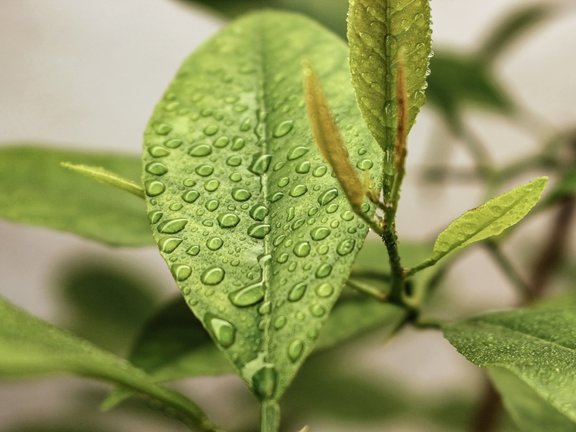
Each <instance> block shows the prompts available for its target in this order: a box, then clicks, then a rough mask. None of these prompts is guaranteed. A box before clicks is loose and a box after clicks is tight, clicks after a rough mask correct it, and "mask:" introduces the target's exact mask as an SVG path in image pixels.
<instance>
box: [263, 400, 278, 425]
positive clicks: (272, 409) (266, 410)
mask: <svg viewBox="0 0 576 432" xmlns="http://www.w3.org/2000/svg"><path fill="white" fill-rule="evenodd" d="M279 430H280V405H278V402H276V401H274V400H265V401H262V406H261V411H260V432H278V431H279Z"/></svg>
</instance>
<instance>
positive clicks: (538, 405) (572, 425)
mask: <svg viewBox="0 0 576 432" xmlns="http://www.w3.org/2000/svg"><path fill="white" fill-rule="evenodd" d="M489 373H490V379H491V380H492V382H494V384H495V385H496V388H497V389H498V391H499V392H500V394H501V395H502V399H503V401H504V406H505V407H506V410H507V411H508V412H509V413H510V415H511V417H512V419H513V420H514V422H515V423H516V424H517V425H518V427H519V428H520V430H522V431H523V432H541V431H543V430H549V431H554V432H571V431H574V429H576V422H574V421H572V420H570V419H569V418H568V417H566V416H565V415H563V414H562V413H561V412H560V411H558V410H557V409H556V408H554V407H552V406H551V405H549V404H548V403H547V402H546V400H545V399H543V398H542V397H541V396H539V395H538V393H536V392H535V391H534V390H533V389H532V388H531V387H530V386H529V385H528V384H526V383H525V382H524V381H522V380H521V379H519V378H518V377H516V375H514V374H513V373H512V372H509V371H507V370H506V369H504V368H490V370H489Z"/></svg>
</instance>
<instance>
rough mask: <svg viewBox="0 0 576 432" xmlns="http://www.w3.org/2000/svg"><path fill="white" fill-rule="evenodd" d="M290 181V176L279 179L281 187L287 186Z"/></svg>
mask: <svg viewBox="0 0 576 432" xmlns="http://www.w3.org/2000/svg"><path fill="white" fill-rule="evenodd" d="M288 183H290V178H288V177H282V178H281V179H280V180H278V183H277V184H278V186H279V187H284V186H286V185H287V184H288Z"/></svg>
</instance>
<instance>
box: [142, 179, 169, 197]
mask: <svg viewBox="0 0 576 432" xmlns="http://www.w3.org/2000/svg"><path fill="white" fill-rule="evenodd" d="M144 189H145V190H146V195H148V196H149V197H155V196H158V195H160V194H162V193H163V192H164V191H165V190H166V186H164V183H162V182H160V181H158V180H149V181H147V182H146V183H145V185H144Z"/></svg>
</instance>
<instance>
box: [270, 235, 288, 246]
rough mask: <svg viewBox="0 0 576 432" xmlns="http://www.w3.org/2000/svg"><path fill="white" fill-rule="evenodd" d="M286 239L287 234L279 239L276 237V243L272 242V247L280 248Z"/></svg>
mask: <svg viewBox="0 0 576 432" xmlns="http://www.w3.org/2000/svg"><path fill="white" fill-rule="evenodd" d="M285 238H286V234H280V235H279V236H278V237H276V238H275V239H274V241H273V242H272V245H273V246H274V247H278V246H279V245H280V243H282V242H283V241H284V239H285Z"/></svg>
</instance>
